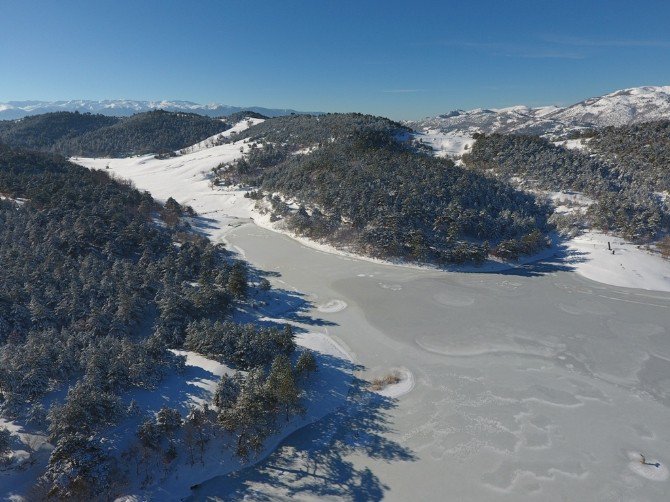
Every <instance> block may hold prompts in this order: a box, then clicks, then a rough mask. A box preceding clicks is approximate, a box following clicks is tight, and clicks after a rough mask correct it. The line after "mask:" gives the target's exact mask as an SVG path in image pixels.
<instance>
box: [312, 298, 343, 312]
mask: <svg viewBox="0 0 670 502" xmlns="http://www.w3.org/2000/svg"><path fill="white" fill-rule="evenodd" d="M346 308H347V302H344V301H342V300H330V301H329V302H327V303H324V304H322V305H319V306H318V307H317V308H316V310H318V311H319V312H323V313H324V314H334V313H335V312H341V311H342V310H344V309H346Z"/></svg>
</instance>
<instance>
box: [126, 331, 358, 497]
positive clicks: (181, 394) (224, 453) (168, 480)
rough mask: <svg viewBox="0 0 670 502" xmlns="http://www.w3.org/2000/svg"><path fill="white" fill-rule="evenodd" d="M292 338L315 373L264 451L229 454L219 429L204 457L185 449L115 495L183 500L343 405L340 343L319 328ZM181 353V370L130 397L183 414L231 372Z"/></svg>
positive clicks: (347, 370)
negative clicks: (312, 360)
mask: <svg viewBox="0 0 670 502" xmlns="http://www.w3.org/2000/svg"><path fill="white" fill-rule="evenodd" d="M296 342H297V344H298V346H299V347H304V348H306V349H309V350H311V351H313V353H314V354H315V356H316V360H317V365H318V367H319V370H318V372H317V373H316V374H315V375H314V376H313V377H312V379H311V381H310V382H309V383H308V385H307V389H306V392H307V396H306V397H305V399H304V403H305V405H306V412H305V415H304V416H298V417H293V418H292V419H291V420H290V421H288V422H286V423H285V424H284V426H283V428H282V431H281V433H279V434H276V435H274V436H272V437H271V438H269V439H268V440H267V441H266V444H265V448H264V450H263V451H262V452H261V453H260V454H259V455H258V456H257V457H254V458H252V459H251V460H249V461H247V462H244V461H241V460H240V459H239V458H237V457H235V456H233V455H232V452H231V448H230V445H229V443H230V437H228V436H227V435H226V434H220V435H218V436H216V437H215V438H213V439H212V440H211V441H210V442H209V443H208V444H207V448H206V451H205V452H204V454H203V458H202V462H201V461H200V459H198V461H196V462H194V463H193V462H191V461H190V459H189V457H188V455H187V454H186V452H182V455H180V457H179V458H177V460H175V463H174V464H173V465H171V466H170V469H169V471H166V472H163V473H161V469H160V467H158V468H157V469H156V472H155V473H154V478H153V479H152V480H151V481H150V482H148V483H147V482H146V479H143V478H144V476H143V475H142V474H139V475H137V476H131V479H130V483H129V486H128V487H127V491H126V494H125V495H124V496H122V497H120V499H119V500H120V501H132V500H161V501H165V502H168V501H178V500H183V499H184V498H185V497H187V496H188V495H189V494H190V493H191V490H190V488H191V486H195V485H198V484H199V483H202V482H203V481H206V480H208V479H210V478H213V477H216V476H221V475H225V474H227V473H230V472H232V471H237V470H240V469H243V468H245V467H248V466H250V465H253V464H254V463H256V462H260V461H262V460H263V459H264V458H265V457H266V456H267V455H269V454H270V453H271V452H272V451H273V450H274V449H275V448H276V447H277V445H278V444H279V442H281V441H282V439H284V438H285V437H286V436H288V435H290V434H291V433H293V432H294V431H295V430H297V429H299V428H301V427H305V426H306V425H309V424H311V423H314V422H316V421H318V420H320V419H321V418H323V417H324V416H325V415H327V414H329V413H332V412H334V411H335V410H337V409H338V408H339V407H341V406H343V405H344V403H345V400H346V398H347V393H348V390H349V385H350V383H351V379H352V376H353V366H352V364H351V363H352V362H353V360H352V358H351V355H350V354H349V353H348V352H347V351H346V349H344V348H343V347H342V346H341V345H340V344H338V343H337V342H335V341H334V340H333V339H331V338H330V337H328V336H327V335H325V334H323V333H318V332H309V333H301V334H298V335H297V336H296ZM179 352H180V353H182V354H184V355H186V356H187V361H186V364H187V371H186V372H185V374H184V375H173V376H171V377H169V378H168V379H166V380H165V381H163V382H162V383H161V386H160V388H159V389H157V390H152V391H144V392H143V394H145V395H142V396H138V395H134V396H132V397H133V398H135V399H136V401H138V402H142V403H145V405H146V403H147V402H152V401H155V402H154V403H153V406H151V407H150V408H151V409H152V410H153V411H157V410H158V409H159V408H160V406H159V404H160V403H161V402H162V403H163V404H167V405H169V406H173V407H175V406H176V407H177V408H182V412H183V413H184V412H186V411H187V409H186V408H187V405H198V404H202V403H204V402H209V403H211V400H212V397H213V395H214V390H215V388H216V383H217V382H218V380H219V378H220V377H221V375H223V374H232V373H233V372H232V370H230V369H229V368H226V367H225V366H224V365H221V364H219V363H217V362H216V361H212V360H211V359H207V358H205V357H202V356H200V355H198V354H194V353H192V352H183V351H179ZM166 396H172V398H173V399H172V400H170V399H166ZM175 400H176V402H175ZM122 428H124V429H126V430H124V431H123V432H122V433H121V434H119V435H120V436H121V437H134V431H135V430H136V428H137V424H136V423H134V422H133V421H132V420H130V421H129V422H128V423H126V424H122ZM131 472H132V470H131Z"/></svg>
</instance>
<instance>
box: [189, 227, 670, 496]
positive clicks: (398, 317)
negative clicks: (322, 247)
mask: <svg viewBox="0 0 670 502" xmlns="http://www.w3.org/2000/svg"><path fill="white" fill-rule="evenodd" d="M227 240H228V241H229V244H230V245H231V247H232V246H236V247H237V248H239V249H241V250H243V252H244V255H245V258H246V259H247V260H248V261H249V262H251V263H252V264H253V265H254V266H256V267H258V268H260V269H263V270H267V271H273V272H278V273H279V274H281V275H280V276H279V277H277V278H275V279H273V282H274V285H275V286H277V287H284V288H287V289H295V290H297V291H299V292H301V293H304V294H305V295H306V299H307V300H308V301H310V302H311V304H312V305H313V308H312V310H310V312H309V313H310V314H311V315H312V316H314V317H317V318H319V319H322V320H323V321H324V323H323V325H320V326H314V325H311V326H308V327H306V328H307V329H309V330H311V331H321V332H324V333H327V334H329V335H331V336H333V338H335V339H336V340H338V341H341V342H343V345H345V346H346V347H348V348H349V350H350V352H351V353H352V355H353V356H354V358H355V360H356V362H357V363H359V364H360V365H361V370H360V371H359V372H358V376H359V377H361V378H364V379H369V378H371V377H375V376H381V375H384V374H387V373H389V371H390V370H392V369H396V368H402V369H403V370H405V371H409V372H411V374H412V375H413V377H414V387H413V388H412V389H411V391H410V392H408V393H407V394H405V395H402V396H400V397H398V398H397V399H392V398H383V397H381V396H376V395H374V394H371V393H370V392H368V391H366V390H364V389H362V388H361V389H359V390H358V391H356V390H354V391H353V392H352V395H351V398H350V403H349V405H348V406H347V407H345V408H344V409H343V410H341V412H340V413H335V414H333V415H331V416H329V417H326V418H325V419H323V420H322V421H321V422H318V423H316V424H314V425H312V426H310V427H307V428H305V429H302V430H300V431H298V432H296V433H294V434H293V435H292V436H289V437H288V438H287V439H286V440H285V441H284V442H283V444H282V447H281V448H280V449H279V450H278V451H277V452H276V453H275V454H273V455H272V456H270V457H269V458H268V459H266V460H264V461H263V462H261V463H260V464H258V465H257V466H255V467H253V468H250V469H247V470H245V471H241V472H239V473H236V474H233V475H230V476H225V477H219V478H214V479H212V480H210V481H209V482H207V483H204V484H203V485H202V486H201V487H200V488H199V490H198V491H197V492H196V494H195V496H194V497H193V498H194V500H202V499H208V498H213V499H221V500H228V499H235V500H237V499H242V498H246V499H248V500H267V499H273V500H277V499H283V498H286V499H289V498H297V499H300V500H311V499H319V500H324V499H326V500H327V499H338V500H339V499H350V500H378V499H381V498H384V499H385V500H399V501H400V500H403V501H404V500H463V499H468V500H510V501H512V500H519V499H529V500H603V501H604V500H631V499H635V500H667V497H668V494H669V493H670V482H669V481H668V479H667V478H668V471H667V468H666V465H668V463H670V453H669V452H670V334H669V333H668V329H669V328H670V294H667V293H654V292H648V291H641V290H630V289H623V288H616V287H611V286H606V285H602V284H599V283H595V282H591V281H589V280H587V279H584V278H582V277H580V276H578V275H577V274H575V273H571V272H569V271H568V270H565V267H564V266H562V265H560V264H552V263H545V264H540V265H535V266H530V267H527V268H524V269H521V270H514V271H510V272H508V273H491V274H476V273H475V274H468V273H442V272H436V271H429V270H415V269H410V268H401V267H394V266H388V265H379V264H375V263H370V262H367V261H360V260H355V259H351V258H346V257H342V256H337V255H332V254H327V253H323V252H320V251H317V250H314V249H310V248H307V247H305V246H303V245H301V244H299V243H298V242H296V241H294V240H291V239H290V238H288V237H285V236H283V235H280V234H277V233H273V232H270V231H267V230H263V229H261V228H258V227H256V226H254V225H244V226H240V227H237V228H235V229H234V230H231V231H230V232H229V233H228V235H227ZM319 307H321V308H319ZM640 453H643V454H644V455H645V456H646V459H647V460H648V461H653V462H656V461H658V462H660V463H661V466H660V467H658V468H657V467H653V466H645V465H642V464H641V463H640V461H639V460H640V457H639V454H640Z"/></svg>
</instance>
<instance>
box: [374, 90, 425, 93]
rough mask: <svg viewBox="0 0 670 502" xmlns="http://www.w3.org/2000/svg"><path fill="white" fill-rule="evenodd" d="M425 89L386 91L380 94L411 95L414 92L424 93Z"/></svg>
mask: <svg viewBox="0 0 670 502" xmlns="http://www.w3.org/2000/svg"><path fill="white" fill-rule="evenodd" d="M425 91H426V90H425V89H386V90H383V91H382V92H386V93H390V94H411V93H414V92H425Z"/></svg>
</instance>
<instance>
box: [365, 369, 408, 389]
mask: <svg viewBox="0 0 670 502" xmlns="http://www.w3.org/2000/svg"><path fill="white" fill-rule="evenodd" d="M400 380H401V378H400V373H398V372H397V371H394V372H393V373H389V374H388V375H386V376H383V377H379V378H373V379H372V380H370V390H373V391H375V392H376V391H380V390H383V389H385V388H386V387H388V386H389V385H395V384H397V383H400Z"/></svg>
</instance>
